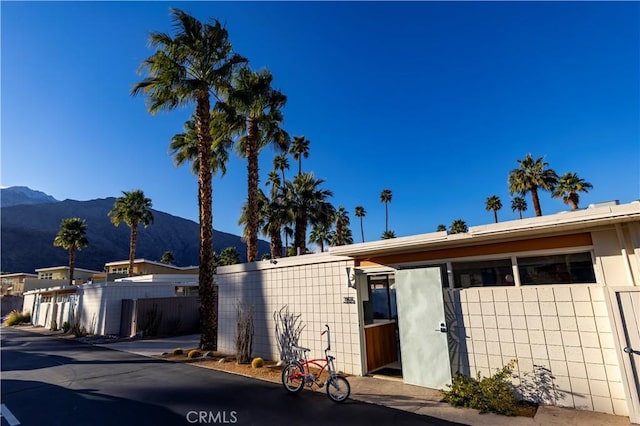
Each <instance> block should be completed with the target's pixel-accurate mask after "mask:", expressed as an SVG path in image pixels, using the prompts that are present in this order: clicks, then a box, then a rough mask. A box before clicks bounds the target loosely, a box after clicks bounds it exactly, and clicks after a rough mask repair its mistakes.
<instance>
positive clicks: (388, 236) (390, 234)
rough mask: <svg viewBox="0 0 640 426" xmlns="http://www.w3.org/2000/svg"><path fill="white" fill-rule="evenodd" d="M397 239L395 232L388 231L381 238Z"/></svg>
mask: <svg viewBox="0 0 640 426" xmlns="http://www.w3.org/2000/svg"><path fill="white" fill-rule="evenodd" d="M395 237H396V233H395V232H393V231H389V230H386V231H384V232H383V233H382V236H381V237H380V238H382V239H383V240H390V239H391V238H395Z"/></svg>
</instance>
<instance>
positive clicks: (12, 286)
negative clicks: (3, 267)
mask: <svg viewBox="0 0 640 426" xmlns="http://www.w3.org/2000/svg"><path fill="white" fill-rule="evenodd" d="M28 278H32V279H36V278H38V276H37V275H36V274H29V273H26V272H20V273H16V274H1V275H0V286H1V288H2V295H3V296H4V295H6V294H13V295H20V294H22V293H24V292H25V288H24V284H25V281H26V280H27V279H28ZM29 290H30V289H29Z"/></svg>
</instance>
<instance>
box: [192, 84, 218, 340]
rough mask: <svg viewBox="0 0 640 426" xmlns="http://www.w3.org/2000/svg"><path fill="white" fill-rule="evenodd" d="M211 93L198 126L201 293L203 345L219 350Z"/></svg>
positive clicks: (199, 110) (202, 103) (202, 102)
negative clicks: (210, 127) (215, 277)
mask: <svg viewBox="0 0 640 426" xmlns="http://www.w3.org/2000/svg"><path fill="white" fill-rule="evenodd" d="M210 114H211V113H210V103H209V95H208V94H205V95H203V96H200V97H199V98H198V104H197V106H196V126H197V131H198V160H199V162H200V165H201V166H203V167H199V168H198V206H199V220H200V268H199V271H198V295H199V296H200V330H201V333H202V334H201V335H200V348H201V349H202V350H213V351H215V350H217V349H218V298H217V294H216V291H215V286H214V284H213V269H214V264H213V208H212V202H213V200H212V188H211V167H204V165H208V164H211V156H212V154H211V132H210V130H209V125H210V123H211V115H210Z"/></svg>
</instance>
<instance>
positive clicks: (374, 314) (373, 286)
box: [364, 275, 398, 324]
mask: <svg viewBox="0 0 640 426" xmlns="http://www.w3.org/2000/svg"><path fill="white" fill-rule="evenodd" d="M367 281H368V283H369V301H368V302H366V304H365V309H364V310H365V323H367V324H371V323H373V320H380V319H385V320H389V319H395V318H397V317H398V310H397V306H396V282H395V278H394V277H393V275H372V276H369V277H368V278H367Z"/></svg>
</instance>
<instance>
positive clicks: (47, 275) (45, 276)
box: [38, 272, 53, 280]
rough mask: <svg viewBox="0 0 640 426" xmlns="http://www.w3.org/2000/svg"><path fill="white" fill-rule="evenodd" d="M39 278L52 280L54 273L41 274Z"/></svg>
mask: <svg viewBox="0 0 640 426" xmlns="http://www.w3.org/2000/svg"><path fill="white" fill-rule="evenodd" d="M38 278H39V279H41V280H52V279H53V272H40V276H39V277H38Z"/></svg>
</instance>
